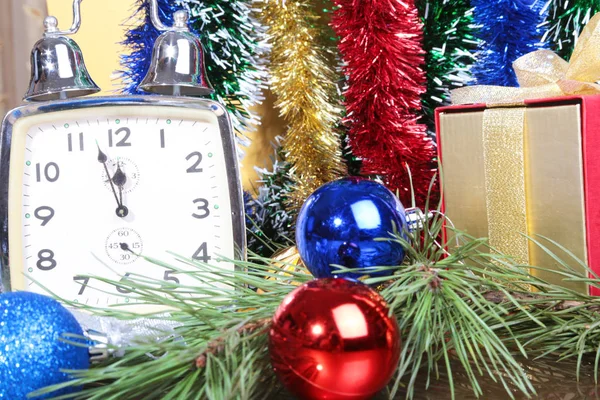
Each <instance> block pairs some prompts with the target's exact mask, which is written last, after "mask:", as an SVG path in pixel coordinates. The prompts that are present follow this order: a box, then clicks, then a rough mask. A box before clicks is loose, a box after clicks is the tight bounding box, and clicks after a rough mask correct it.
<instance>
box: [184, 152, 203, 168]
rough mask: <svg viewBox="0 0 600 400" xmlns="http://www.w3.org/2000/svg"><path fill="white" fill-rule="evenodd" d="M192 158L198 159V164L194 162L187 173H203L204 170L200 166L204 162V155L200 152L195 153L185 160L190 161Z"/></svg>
mask: <svg viewBox="0 0 600 400" xmlns="http://www.w3.org/2000/svg"><path fill="white" fill-rule="evenodd" d="M191 158H196V162H194V163H193V164H192V166H191V167H189V168H188V169H186V172H187V173H192V172H202V168H198V166H199V165H200V163H201V162H202V153H200V152H199V151H194V152H193V153H190V154H188V156H187V157H186V158H185V159H186V160H188V161H189V160H190V159H191Z"/></svg>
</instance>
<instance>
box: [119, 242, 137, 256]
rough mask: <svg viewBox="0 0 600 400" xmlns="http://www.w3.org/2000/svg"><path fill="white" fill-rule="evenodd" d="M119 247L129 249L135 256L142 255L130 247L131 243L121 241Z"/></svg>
mask: <svg viewBox="0 0 600 400" xmlns="http://www.w3.org/2000/svg"><path fill="white" fill-rule="evenodd" d="M119 247H120V248H121V250H124V251H128V252H130V253H131V254H133V255H135V256H138V257H139V256H140V254H137V253H136V252H134V251H133V250H131V248H130V247H129V245H128V244H127V243H123V242H121V243H119Z"/></svg>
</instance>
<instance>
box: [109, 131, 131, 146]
mask: <svg viewBox="0 0 600 400" xmlns="http://www.w3.org/2000/svg"><path fill="white" fill-rule="evenodd" d="M121 132H125V136H124V137H123V139H121V140H119V141H118V142H117V145H116V146H117V147H128V146H131V143H129V142H128V140H129V135H131V130H130V129H129V128H119V129H117V130H116V131H115V135H118V134H119V133H121ZM108 147H113V130H112V129H109V130H108Z"/></svg>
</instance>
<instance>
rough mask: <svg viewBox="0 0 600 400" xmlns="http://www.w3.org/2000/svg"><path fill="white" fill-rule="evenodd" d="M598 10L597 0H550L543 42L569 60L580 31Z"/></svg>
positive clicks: (599, 3) (599, 4)
mask: <svg viewBox="0 0 600 400" xmlns="http://www.w3.org/2000/svg"><path fill="white" fill-rule="evenodd" d="M598 11H600V2H599V1H598V0H552V1H551V2H550V5H549V9H548V19H547V20H546V26H547V27H548V31H547V32H546V34H545V36H544V38H545V40H544V42H547V43H548V45H549V46H550V49H551V50H552V51H554V52H555V53H557V54H558V55H560V56H561V57H563V58H564V59H565V60H569V59H570V58H571V53H573V49H574V48H575V44H576V43H577V38H578V37H579V35H580V34H581V31H582V30H583V28H584V27H585V25H587V23H588V22H589V20H590V18H591V17H592V16H594V14H596V13H597V12H598Z"/></svg>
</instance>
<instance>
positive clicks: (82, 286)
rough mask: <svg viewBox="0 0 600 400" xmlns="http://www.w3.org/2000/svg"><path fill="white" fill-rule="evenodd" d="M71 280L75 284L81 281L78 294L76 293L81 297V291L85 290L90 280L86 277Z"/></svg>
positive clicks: (76, 277)
mask: <svg viewBox="0 0 600 400" xmlns="http://www.w3.org/2000/svg"><path fill="white" fill-rule="evenodd" d="M73 280H74V281H75V282H77V281H83V283H80V285H81V288H79V293H77V294H78V295H82V294H83V291H84V290H85V288H86V287H87V285H88V282H89V281H90V278H89V277H87V276H74V277H73Z"/></svg>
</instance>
